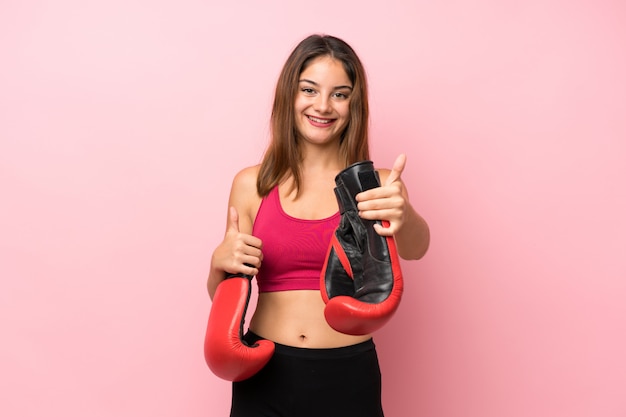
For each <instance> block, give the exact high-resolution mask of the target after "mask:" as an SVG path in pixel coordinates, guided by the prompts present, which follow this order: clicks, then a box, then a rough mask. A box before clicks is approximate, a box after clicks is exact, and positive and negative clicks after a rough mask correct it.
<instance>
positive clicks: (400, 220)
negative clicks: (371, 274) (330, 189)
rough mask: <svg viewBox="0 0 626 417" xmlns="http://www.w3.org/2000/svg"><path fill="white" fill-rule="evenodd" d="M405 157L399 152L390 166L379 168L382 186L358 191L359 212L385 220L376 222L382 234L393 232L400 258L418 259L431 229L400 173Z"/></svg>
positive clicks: (422, 252) (372, 218) (424, 250)
mask: <svg viewBox="0 0 626 417" xmlns="http://www.w3.org/2000/svg"><path fill="white" fill-rule="evenodd" d="M405 165H406V157H405V156H404V155H400V156H399V157H398V158H397V159H396V162H395V163H394V165H393V168H392V169H391V171H390V170H387V169H384V170H379V174H380V177H381V178H380V179H381V183H382V186H381V187H379V188H374V189H371V190H368V191H365V192H362V193H360V194H358V195H357V197H356V199H357V201H358V202H359V203H358V207H359V215H360V216H361V217H362V218H364V219H370V220H387V221H388V222H389V227H387V228H384V227H382V226H379V225H376V226H375V228H376V232H377V233H378V234H379V235H381V236H392V235H393V236H394V239H395V240H396V245H397V248H398V254H399V255H400V257H401V258H403V259H420V258H422V257H423V256H424V255H425V254H426V251H427V250H428V246H429V245H430V229H429V227H428V224H427V223H426V221H425V220H424V219H423V218H422V216H420V215H419V213H417V211H416V210H415V209H414V208H413V206H412V205H411V203H410V200H409V195H408V192H407V190H406V187H405V185H404V183H403V182H402V179H401V178H400V175H401V174H402V171H403V170H404V167H405Z"/></svg>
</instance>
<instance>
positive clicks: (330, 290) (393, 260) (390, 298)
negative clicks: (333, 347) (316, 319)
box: [320, 161, 403, 335]
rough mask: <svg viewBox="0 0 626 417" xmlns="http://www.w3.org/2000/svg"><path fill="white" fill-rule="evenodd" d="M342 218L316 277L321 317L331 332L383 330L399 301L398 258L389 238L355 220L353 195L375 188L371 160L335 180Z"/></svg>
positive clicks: (367, 223)
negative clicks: (318, 278) (322, 302)
mask: <svg viewBox="0 0 626 417" xmlns="http://www.w3.org/2000/svg"><path fill="white" fill-rule="evenodd" d="M335 184H336V185H337V186H336V187H335V196H336V197H337V202H338V203H339V211H340V213H341V220H340V222H339V226H338V227H337V229H336V230H335V233H334V235H333V237H332V238H331V241H330V245H329V248H328V256H327V257H326V262H325V264H324V267H323V268H322V272H321V276H320V288H321V293H322V298H323V299H324V302H325V303H326V307H325V308H324V316H325V317H326V321H327V322H328V324H329V325H330V326H331V327H332V328H333V329H335V330H337V331H338V332H341V333H345V334H351V335H365V334H369V333H372V332H373V331H375V330H378V329H379V328H381V327H382V326H384V325H385V324H386V323H387V321H389V319H390V318H391V317H392V316H393V314H394V313H395V311H396V309H397V308H398V305H399V304H400V299H401V298H402V291H403V282H402V271H401V270H400V259H399V257H398V252H397V250H396V244H395V241H394V239H393V237H391V236H389V237H386V236H380V235H379V234H378V233H376V231H375V230H374V224H375V223H379V224H382V225H383V226H388V223H387V222H384V221H383V222H380V221H374V220H365V219H361V218H360V217H359V211H358V209H357V202H356V200H355V196H356V195H357V194H358V193H360V192H362V191H366V190H369V189H371V188H376V187H380V181H379V179H378V174H377V172H376V171H375V170H374V164H373V163H372V162H371V161H362V162H357V163H356V164H353V165H351V166H349V167H348V168H346V169H344V170H343V171H341V172H340V173H339V174H338V175H337V177H335Z"/></svg>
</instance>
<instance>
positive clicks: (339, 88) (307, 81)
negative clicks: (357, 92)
mask: <svg viewBox="0 0 626 417" xmlns="http://www.w3.org/2000/svg"><path fill="white" fill-rule="evenodd" d="M299 82H301V83H302V82H305V83H309V84H313V85H314V86H316V87H319V84H318V83H316V82H315V81H313V80H307V79H306V78H303V79H301V80H300V81H299ZM343 88H347V89H349V90H352V86H351V85H338V86H337V87H334V88H333V90H341V89H343Z"/></svg>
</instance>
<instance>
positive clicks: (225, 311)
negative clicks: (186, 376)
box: [204, 274, 274, 381]
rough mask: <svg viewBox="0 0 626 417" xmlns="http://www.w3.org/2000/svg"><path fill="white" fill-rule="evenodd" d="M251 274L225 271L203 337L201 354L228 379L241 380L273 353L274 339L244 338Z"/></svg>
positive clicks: (253, 372)
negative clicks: (251, 340) (252, 342)
mask: <svg viewBox="0 0 626 417" xmlns="http://www.w3.org/2000/svg"><path fill="white" fill-rule="evenodd" d="M251 281H252V277H251V276H250V275H243V274H227V276H226V279H225V280H224V281H222V282H220V284H219V285H218V286H217V290H216V291H215V295H214V296H213V304H212V305H211V311H210V313H209V322H208V324H207V330H206V335H205V339H204V357H205V359H206V363H207V365H208V366H209V368H210V369H211V371H212V372H213V373H214V374H215V375H216V376H218V377H220V378H222V379H225V380H227V381H242V380H244V379H247V378H250V377H251V376H253V375H254V374H256V373H257V372H258V371H260V370H261V368H263V367H264V366H265V365H266V364H267V362H268V361H269V360H270V358H271V357H272V355H273V354H274V343H273V342H271V341H269V340H259V341H258V342H257V343H255V344H253V345H249V344H248V343H246V342H245V340H243V326H244V321H245V316H246V311H247V309H248V304H249V302H250V294H251V287H252V285H251Z"/></svg>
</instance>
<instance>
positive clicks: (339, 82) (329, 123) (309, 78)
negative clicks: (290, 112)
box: [294, 56, 353, 145]
mask: <svg viewBox="0 0 626 417" xmlns="http://www.w3.org/2000/svg"><path fill="white" fill-rule="evenodd" d="M352 87H353V86H352V83H351V82H350V78H348V75H347V74H346V71H345V70H344V69H343V64H342V63H341V61H338V60H336V59H333V58H331V57H329V56H321V57H318V58H315V59H314V60H313V61H311V63H310V64H309V65H308V66H307V67H306V68H305V69H304V71H302V73H301V74H300V79H299V83H298V91H297V93H296V99H295V104H294V110H295V118H296V120H295V122H296V128H297V130H298V134H299V135H298V136H299V138H300V139H303V140H305V141H307V142H310V143H314V144H319V145H322V144H328V143H331V142H332V141H335V140H337V141H338V140H339V138H340V137H341V134H342V133H343V131H344V130H345V128H346V126H347V125H348V121H349V117H350V95H351V93H352Z"/></svg>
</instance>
